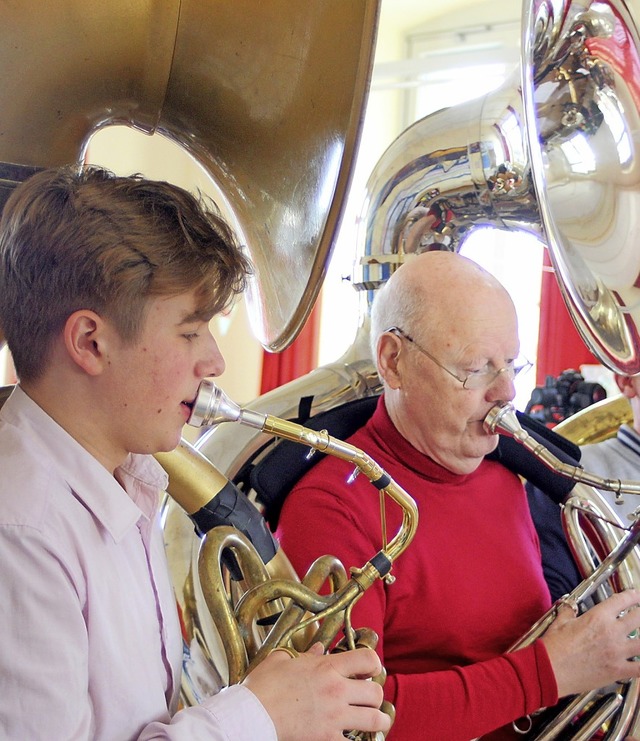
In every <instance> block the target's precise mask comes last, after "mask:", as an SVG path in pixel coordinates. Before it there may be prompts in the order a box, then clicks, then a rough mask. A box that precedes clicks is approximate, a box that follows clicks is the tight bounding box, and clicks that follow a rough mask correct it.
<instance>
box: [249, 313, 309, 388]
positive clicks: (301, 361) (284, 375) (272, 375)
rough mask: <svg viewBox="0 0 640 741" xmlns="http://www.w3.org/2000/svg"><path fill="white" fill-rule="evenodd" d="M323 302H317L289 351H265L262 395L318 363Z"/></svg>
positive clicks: (297, 376)
mask: <svg viewBox="0 0 640 741" xmlns="http://www.w3.org/2000/svg"><path fill="white" fill-rule="evenodd" d="M319 332H320V301H319V300H318V301H316V304H315V306H314V307H313V310H312V311H311V314H310V315H309V318H308V319H307V322H306V324H305V325H304V327H303V329H302V331H301V332H300V334H299V335H298V336H297V337H296V339H295V340H294V341H293V342H292V343H291V345H289V347H288V348H287V349H286V350H283V351H282V352H278V353H271V352H267V351H266V350H265V351H263V353H262V380H261V384H260V394H261V395H262V394H266V393H267V391H271V390H272V389H275V388H278V386H282V385H283V384H285V383H287V382H288V381H293V380H295V379H296V378H300V376H304V375H305V374H306V373H309V372H310V371H312V370H313V369H314V368H315V367H316V366H317V364H318V345H319V339H318V338H319Z"/></svg>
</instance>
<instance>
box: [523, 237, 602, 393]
mask: <svg viewBox="0 0 640 741" xmlns="http://www.w3.org/2000/svg"><path fill="white" fill-rule="evenodd" d="M599 362H600V361H599V360H598V359H597V358H596V357H595V356H594V355H593V354H592V353H591V352H590V351H589V350H588V349H587V346H586V345H585V343H584V341H583V339H582V338H581V337H580V334H579V333H578V330H577V329H576V328H575V325H574V324H573V320H572V319H571V316H570V315H569V310H568V309H567V307H566V305H565V303H564V299H563V298H562V294H561V293H560V288H559V287H558V282H557V280H556V276H555V274H554V271H553V268H552V267H551V261H550V260H549V254H548V252H547V250H545V251H544V259H543V272H542V285H541V288H540V329H539V335H538V358H537V370H536V384H537V385H538V386H543V385H544V382H545V379H546V377H547V376H554V377H557V376H559V375H560V374H561V373H562V371H565V370H568V369H570V368H573V369H574V370H580V366H581V365H583V364H584V365H590V364H597V363H599Z"/></svg>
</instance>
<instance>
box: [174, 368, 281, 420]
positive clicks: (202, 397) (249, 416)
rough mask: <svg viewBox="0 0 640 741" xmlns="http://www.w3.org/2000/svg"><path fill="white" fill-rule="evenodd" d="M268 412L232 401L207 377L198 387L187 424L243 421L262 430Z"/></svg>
mask: <svg viewBox="0 0 640 741" xmlns="http://www.w3.org/2000/svg"><path fill="white" fill-rule="evenodd" d="M265 420H266V414H259V413H258V412H253V411H251V410H248V409H243V408H242V407H241V406H239V405H238V404H236V402H235V401H232V400H231V399H230V398H229V397H228V396H227V395H226V394H225V393H224V391H222V389H220V388H218V386H216V385H215V383H214V382H213V381H211V380H209V379H208V378H205V379H204V380H203V381H202V382H201V383H200V386H199V388H198V394H197V396H196V400H195V401H194V403H193V408H192V410H191V415H190V417H189V419H188V420H187V424H189V425H191V426H192V427H213V426H214V425H217V424H220V422H241V423H242V424H245V425H248V426H250V427H257V428H258V429H259V430H261V429H262V428H263V426H264V423H265Z"/></svg>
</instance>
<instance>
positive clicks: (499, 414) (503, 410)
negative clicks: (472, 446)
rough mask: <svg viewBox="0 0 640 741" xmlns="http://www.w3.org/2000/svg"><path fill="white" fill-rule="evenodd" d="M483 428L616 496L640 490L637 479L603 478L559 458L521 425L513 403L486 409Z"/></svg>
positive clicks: (567, 474) (574, 478)
mask: <svg viewBox="0 0 640 741" xmlns="http://www.w3.org/2000/svg"><path fill="white" fill-rule="evenodd" d="M484 429H485V430H486V431H487V432H488V433H489V434H491V435H495V434H497V433H501V434H503V435H508V436H509V437H512V438H514V439H515V440H517V441H518V442H519V443H521V444H522V445H523V446H524V447H525V448H526V449H527V450H529V451H530V452H531V453H532V454H533V455H535V456H536V458H538V459H539V460H540V461H542V463H544V464H545V465H546V466H547V467H548V468H550V469H551V470H553V471H555V472H556V473H558V474H560V475H561V476H564V477H565V478H568V479H571V480H572V481H576V482H579V483H581V484H588V485H589V486H595V487H596V488H597V489H602V490H604V491H612V492H615V494H616V498H619V497H621V495H622V494H640V482H638V481H624V480H622V479H606V478H602V477H601V476H596V475H595V474H593V473H589V472H588V471H585V470H584V468H582V467H581V466H572V465H570V464H569V463H565V462H564V461H561V460H560V459H559V458H557V457H556V456H555V455H553V453H551V451H549V450H548V449H547V448H546V447H545V446H544V445H542V444H541V443H539V442H538V441H537V440H536V439H535V438H534V437H532V436H531V435H530V434H529V433H528V432H527V431H526V430H525V429H523V427H522V426H521V425H520V422H519V421H518V418H517V416H516V412H515V409H514V407H513V405H512V404H510V403H508V402H503V403H500V404H496V405H495V406H494V407H492V408H491V409H490V410H489V412H488V414H487V416H486V417H485V419H484Z"/></svg>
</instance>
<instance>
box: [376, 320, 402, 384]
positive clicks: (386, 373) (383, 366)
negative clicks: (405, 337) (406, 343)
mask: <svg viewBox="0 0 640 741" xmlns="http://www.w3.org/2000/svg"><path fill="white" fill-rule="evenodd" d="M401 351H402V340H401V339H400V338H399V337H398V336H397V335H396V334H393V333H392V332H385V333H384V334H382V335H380V338H379V339H378V358H377V360H378V372H379V373H380V375H381V376H382V378H383V380H384V381H385V383H386V384H387V385H388V386H389V387H390V388H392V389H397V388H400V386H401V385H402V384H401V381H402V378H401V373H400V369H399V368H398V360H399V358H400V353H401Z"/></svg>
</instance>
